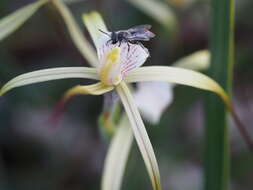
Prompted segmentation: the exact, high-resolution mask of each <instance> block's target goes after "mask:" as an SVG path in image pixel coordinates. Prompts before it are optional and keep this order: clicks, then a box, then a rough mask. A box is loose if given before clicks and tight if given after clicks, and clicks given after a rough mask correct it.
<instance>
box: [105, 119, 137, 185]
mask: <svg viewBox="0 0 253 190" xmlns="http://www.w3.org/2000/svg"><path fill="white" fill-rule="evenodd" d="M132 142H133V132H132V130H131V128H130V123H129V121H128V119H127V117H126V115H124V116H122V119H121V121H120V124H119V126H118V129H117V131H116V133H115V135H114V136H113V139H112V141H111V143H110V146H109V150H108V153H107V154H106V158H105V164H104V170H103V174H102V185H101V189H102V190H120V188H121V184H122V178H123V174H124V171H125V167H126V163H127V159H128V156H129V151H130V149H131V145H132ZM116 163H117V164H116Z"/></svg>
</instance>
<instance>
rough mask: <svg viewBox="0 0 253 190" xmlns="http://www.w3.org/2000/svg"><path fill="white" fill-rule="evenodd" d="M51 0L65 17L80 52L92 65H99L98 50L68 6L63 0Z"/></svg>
mask: <svg viewBox="0 0 253 190" xmlns="http://www.w3.org/2000/svg"><path fill="white" fill-rule="evenodd" d="M51 2H52V3H53V4H54V5H55V7H56V8H57V9H58V11H59V12H60V14H61V16H62V17H63V20H64V22H65V23H66V25H67V28H68V30H69V33H70V37H71V38H72V40H73V42H74V44H75V45H76V47H77V49H78V50H79V52H80V53H81V54H82V55H83V57H84V58H85V59H86V60H87V61H88V62H89V64H90V65H91V66H93V67H96V66H97V65H98V59H97V55H96V52H95V50H94V48H93V47H92V46H91V44H90V43H89V42H88V40H87V39H86V38H85V37H84V35H83V32H82V31H81V29H80V28H79V26H78V24H77V23H76V21H75V19H74V17H73V15H72V13H71V12H70V11H69V9H68V7H67V6H66V5H65V4H64V3H63V2H62V1H61V0H53V1H51Z"/></svg>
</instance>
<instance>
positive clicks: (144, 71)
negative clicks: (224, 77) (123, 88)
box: [125, 66, 231, 109]
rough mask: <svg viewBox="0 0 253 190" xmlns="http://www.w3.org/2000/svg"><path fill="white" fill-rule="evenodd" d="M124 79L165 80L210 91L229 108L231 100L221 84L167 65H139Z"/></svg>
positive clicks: (198, 74) (200, 74)
mask: <svg viewBox="0 0 253 190" xmlns="http://www.w3.org/2000/svg"><path fill="white" fill-rule="evenodd" d="M125 81H126V82H142V81H165V82H171V83H176V84H182V85H186V86H192V87H195V88H200V89H202V90H208V91H212V92H215V93H216V94H218V95H219V96H220V97H221V98H222V100H223V101H224V103H225V104H226V105H227V106H228V108H229V109H231V100H230V98H229V96H228V95H227V93H226V92H225V91H224V90H223V89H222V88H221V86H220V85H219V84H218V83H217V82H215V81H214V80H213V79H211V78H210V77H208V76H206V75H204V74H202V73H199V72H196V71H192V70H188V69H182V68H176V67H168V66H150V67H141V68H137V69H135V70H133V71H131V72H130V73H129V74H128V75H127V76H126V78H125Z"/></svg>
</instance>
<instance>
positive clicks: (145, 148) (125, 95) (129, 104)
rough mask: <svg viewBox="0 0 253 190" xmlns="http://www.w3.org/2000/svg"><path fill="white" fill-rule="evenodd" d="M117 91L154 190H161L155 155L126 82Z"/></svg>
mask: <svg viewBox="0 0 253 190" xmlns="http://www.w3.org/2000/svg"><path fill="white" fill-rule="evenodd" d="M116 89H117V92H118V94H119V96H120V99H121V101H122V103H123V106H124V108H125V111H126V114H127V116H128V119H129V121H130V123H131V127H132V131H133V133H134V137H135V139H136V141H137V144H138V146H139V150H140V152H141V154H142V157H143V160H144V163H145V165H146V168H147V170H148V174H149V177H150V180H151V183H152V186H153V189H154V190H160V189H161V182H160V172H159V168H158V164H157V161H156V157H155V153H154V150H153V147H152V145H151V142H150V140H149V137H148V134H147V131H146V129H145V126H144V124H143V121H142V119H141V116H140V113H139V111H138V109H137V106H136V104H135V102H134V99H133V97H132V95H131V92H130V90H129V88H128V87H127V85H126V84H125V83H124V82H121V83H120V84H119V85H118V86H117V87H116Z"/></svg>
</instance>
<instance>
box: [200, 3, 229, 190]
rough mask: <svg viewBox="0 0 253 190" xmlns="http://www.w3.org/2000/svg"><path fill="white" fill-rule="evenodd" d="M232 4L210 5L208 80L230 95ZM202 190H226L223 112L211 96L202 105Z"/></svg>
mask: <svg viewBox="0 0 253 190" xmlns="http://www.w3.org/2000/svg"><path fill="white" fill-rule="evenodd" d="M233 35H234V1H233V0H226V1H220V0H212V1H211V39H210V49H211V55H212V56H211V65H210V76H211V77H213V78H214V79H215V80H216V81H218V82H219V83H220V84H221V85H222V87H223V88H224V89H225V90H226V91H228V92H230V88H231V84H232V68H233V62H234V52H233V48H234V41H233ZM206 108H207V109H206V110H207V121H206V127H207V128H206V147H205V162H206V163H205V189H206V190H214V189H215V190H225V189H229V188H228V185H229V162H230V161H229V160H230V159H229V143H228V129H227V111H226V109H225V107H224V106H223V105H222V103H221V101H220V100H219V99H218V98H217V97H214V96H210V95H209V96H208V97H207V103H206Z"/></svg>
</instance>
